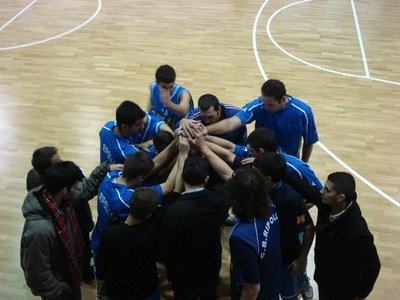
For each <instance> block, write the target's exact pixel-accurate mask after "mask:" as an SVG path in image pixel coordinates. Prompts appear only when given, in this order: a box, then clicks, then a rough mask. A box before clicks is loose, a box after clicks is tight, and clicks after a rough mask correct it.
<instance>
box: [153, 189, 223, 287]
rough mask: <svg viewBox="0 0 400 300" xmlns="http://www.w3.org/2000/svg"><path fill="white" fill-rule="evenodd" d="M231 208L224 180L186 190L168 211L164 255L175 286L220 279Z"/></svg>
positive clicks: (162, 236)
mask: <svg viewBox="0 0 400 300" xmlns="http://www.w3.org/2000/svg"><path fill="white" fill-rule="evenodd" d="M227 212H228V205H227V204H226V203H225V201H224V189H223V187H222V185H220V184H217V185H215V186H213V188H211V189H210V190H208V189H204V190H202V191H198V192H192V193H187V194H183V195H182V196H180V197H179V198H178V199H177V201H176V203H175V204H173V205H171V206H170V207H169V208H168V209H167V210H166V211H165V215H164V218H163V222H162V226H161V234H160V252H161V253H160V255H161V260H162V261H163V262H164V263H165V266H166V270H167V275H168V278H169V280H170V281H171V282H172V286H173V288H174V290H179V291H181V292H193V291H197V290H199V289H201V288H202V287H203V286H204V285H205V284H207V283H210V282H213V281H216V280H217V279H218V275H219V270H220V268H221V252H222V247H221V238H220V226H221V225H222V224H223V222H224V220H225V219H226V216H227Z"/></svg>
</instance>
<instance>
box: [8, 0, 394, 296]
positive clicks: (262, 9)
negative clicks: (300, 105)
mask: <svg viewBox="0 0 400 300" xmlns="http://www.w3.org/2000/svg"><path fill="white" fill-rule="evenodd" d="M399 11H400V3H399V2H398V1H396V0H383V1H371V0H305V1H304V0H303V1H298V0H295V1H294V0H269V1H268V0H266V1H263V0H260V1H256V0H248V1H245V0H232V1H228V0H220V1H210V0H204V1H182V0H180V1H178V0H171V1H167V2H160V1H154V0H146V1H143V0H142V1H139V0H131V1H128V0H115V1H105V0H59V1H49V0H34V1H32V0H12V1H11V0H1V5H0V130H1V132H2V134H1V139H0V163H1V168H0V241H1V242H0V299H17V300H19V299H36V297H33V296H32V295H31V293H30V291H29V289H28V288H27V287H26V284H25V281H24V278H23V274H22V271H21V268H20V265H19V243H20V235H21V231H22V226H23V223H24V219H23V217H22V214H21V204H22V201H23V199H24V197H25V195H26V191H25V176H26V173H27V171H28V170H29V169H30V167H31V166H30V159H31V155H32V152H33V151H34V150H35V149H37V148H39V147H42V146H47V145H54V146H56V147H58V149H59V151H60V153H61V156H62V158H63V159H64V160H72V161H74V162H76V163H77V164H78V165H79V166H81V167H82V168H84V169H85V170H86V172H87V173H89V172H90V171H91V170H92V169H93V168H94V167H95V166H96V165H97V164H98V162H99V138H98V132H99V130H100V128H101V127H102V125H103V124H104V123H105V122H107V121H109V120H113V119H114V112H115V108H116V107H117V106H118V104H119V103H120V102H122V101H123V100H126V99H129V100H132V101H135V102H137V103H138V104H140V105H141V106H142V107H143V108H145V107H146V103H147V99H148V87H149V84H150V82H151V81H152V80H154V73H155V70H156V68H157V67H158V66H159V65H161V64H170V65H172V66H173V67H174V68H175V70H176V72H177V80H176V81H177V83H179V84H181V85H183V86H184V87H186V88H187V89H188V90H189V91H190V92H191V94H192V96H193V98H194V100H195V102H197V99H198V98H199V96H201V95H202V94H205V93H212V94H215V95H216V96H217V97H218V98H219V99H220V101H223V102H226V103H230V104H235V105H237V106H242V105H243V104H245V103H246V102H248V101H251V100H253V99H254V98H256V97H258V96H259V94H260V87H261V85H262V83H263V82H264V81H265V80H266V79H268V78H277V79H280V80H282V81H283V82H284V83H285V84H286V87H287V90H288V93H289V94H290V95H293V96H295V97H296V98H299V99H302V100H304V101H305V102H307V103H308V104H309V105H311V107H312V108H313V112H314V115H315V120H316V124H317V128H318V133H319V137H320V142H319V143H318V144H317V145H315V146H314V150H313V154H312V156H311V159H310V162H309V163H310V165H311V167H312V168H313V169H314V171H315V172H316V174H317V175H318V177H319V178H320V180H321V182H324V181H325V179H326V177H327V175H328V174H329V173H332V172H335V171H348V172H351V173H352V174H353V175H354V176H355V177H356V178H357V192H358V202H359V204H360V206H361V209H362V211H363V215H364V217H365V218H366V220H367V222H368V224H369V228H370V230H371V232H372V233H373V234H374V236H375V243H376V246H377V248H378V252H379V255H380V259H381V263H382V269H381V273H380V276H379V278H378V280H377V282H376V285H375V288H374V291H373V292H372V293H371V295H370V296H369V299H397V298H399V293H400V258H399V257H400V246H399V239H400V190H399V180H400V175H399V171H400V161H399V160H398V153H399V152H400V142H399V130H400V64H399V61H400V21H399V19H398V12H399ZM253 128H254V127H252V125H250V126H249V130H252V129H253ZM91 206H92V209H93V212H94V214H96V199H94V200H93V201H92V202H91ZM311 212H312V214H313V216H315V215H316V209H315V208H313V209H312V210H311ZM228 234H229V229H226V230H224V237H225V238H227V236H228ZM311 252H312V251H311ZM224 262H225V263H224V267H223V270H222V271H221V274H222V276H223V278H224V279H225V280H229V278H228V267H227V266H228V263H229V253H228V252H227V249H225V252H224ZM312 269H313V261H312V253H311V255H310V261H309V275H312ZM83 295H84V299H95V296H94V295H95V292H94V290H93V289H91V288H90V287H88V286H84V288H83ZM317 298H318V297H317V296H316V297H315V299H317Z"/></svg>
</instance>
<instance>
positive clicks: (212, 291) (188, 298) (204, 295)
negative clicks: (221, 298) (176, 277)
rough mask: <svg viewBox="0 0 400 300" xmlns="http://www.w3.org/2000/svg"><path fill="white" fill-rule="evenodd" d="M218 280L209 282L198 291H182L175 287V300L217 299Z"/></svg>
mask: <svg viewBox="0 0 400 300" xmlns="http://www.w3.org/2000/svg"><path fill="white" fill-rule="evenodd" d="M217 284H218V280H216V281H213V282H209V283H207V284H205V285H204V286H203V287H201V288H200V289H199V290H197V291H190V292H187V291H186V292H182V291H180V290H179V289H175V288H174V298H175V300H198V299H200V300H215V299H217Z"/></svg>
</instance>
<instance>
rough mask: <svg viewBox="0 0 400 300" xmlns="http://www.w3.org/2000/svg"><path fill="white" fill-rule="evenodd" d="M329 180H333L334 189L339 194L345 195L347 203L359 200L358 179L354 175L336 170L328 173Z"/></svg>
mask: <svg viewBox="0 0 400 300" xmlns="http://www.w3.org/2000/svg"><path fill="white" fill-rule="evenodd" d="M328 180H329V181H330V182H332V184H333V189H334V190H335V192H336V193H337V194H343V195H345V197H346V198H345V201H346V203H350V202H351V201H356V200H357V193H356V181H355V180H354V177H353V175H351V174H349V173H346V172H335V173H332V174H329V175H328Z"/></svg>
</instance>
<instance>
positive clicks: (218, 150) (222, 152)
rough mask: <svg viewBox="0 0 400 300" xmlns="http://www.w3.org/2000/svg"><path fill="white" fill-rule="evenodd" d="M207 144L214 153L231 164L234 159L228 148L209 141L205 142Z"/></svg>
mask: <svg viewBox="0 0 400 300" xmlns="http://www.w3.org/2000/svg"><path fill="white" fill-rule="evenodd" d="M206 144H207V146H208V147H209V148H210V149H211V151H213V152H214V153H215V154H217V155H218V156H219V157H220V158H222V159H223V160H224V161H225V162H227V163H228V164H230V165H232V164H233V161H234V160H235V156H236V155H235V154H233V153H232V152H231V151H229V150H228V149H226V148H224V147H221V146H219V145H217V144H214V143H211V142H206Z"/></svg>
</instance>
